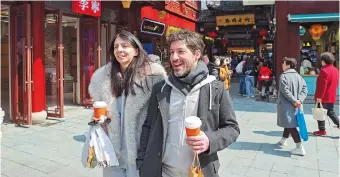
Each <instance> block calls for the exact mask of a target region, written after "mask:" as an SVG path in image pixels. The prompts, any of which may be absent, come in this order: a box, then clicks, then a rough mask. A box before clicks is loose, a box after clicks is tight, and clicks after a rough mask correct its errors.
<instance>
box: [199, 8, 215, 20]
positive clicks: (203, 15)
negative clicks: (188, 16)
mask: <svg viewBox="0 0 340 177" xmlns="http://www.w3.org/2000/svg"><path fill="white" fill-rule="evenodd" d="M215 21H216V16H215V14H214V12H212V11H210V10H208V9H207V10H201V11H200V12H199V17H198V20H197V22H198V23H204V22H213V23H215Z"/></svg>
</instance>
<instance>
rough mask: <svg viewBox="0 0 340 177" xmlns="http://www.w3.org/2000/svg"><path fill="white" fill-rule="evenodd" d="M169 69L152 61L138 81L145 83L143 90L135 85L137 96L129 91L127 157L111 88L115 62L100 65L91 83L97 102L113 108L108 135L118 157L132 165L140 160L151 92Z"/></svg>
mask: <svg viewBox="0 0 340 177" xmlns="http://www.w3.org/2000/svg"><path fill="white" fill-rule="evenodd" d="M165 76H166V72H165V70H164V68H163V66H162V65H160V64H158V63H150V65H148V66H147V67H146V68H144V72H143V74H142V76H141V77H138V78H136V82H137V83H139V81H142V82H143V89H142V88H140V87H138V86H137V85H135V86H134V89H135V93H136V95H132V94H129V95H128V96H127V97H126V100H125V107H124V108H125V109H124V113H123V114H124V122H123V124H124V129H123V131H124V132H123V133H124V135H125V140H126V148H127V149H126V150H127V154H128V155H127V157H121V156H120V153H121V152H120V148H121V132H120V130H121V128H120V127H121V123H120V117H119V113H118V111H117V102H116V97H115V95H114V94H113V93H112V88H111V63H109V64H107V65H105V66H103V67H101V68H99V69H98V70H96V72H95V73H94V74H93V76H92V79H91V83H90V85H89V93H90V95H91V97H92V98H93V100H94V101H105V102H106V103H107V105H108V109H109V111H111V113H112V115H111V123H109V124H108V125H107V128H108V136H109V138H110V140H111V143H112V144H113V147H114V149H115V152H116V155H117V157H118V158H124V159H125V160H126V162H128V163H130V164H135V163H136V157H137V149H138V147H139V142H140V135H141V132H142V125H143V123H144V121H145V118H146V113H147V108H148V105H149V100H150V95H151V91H152V87H153V85H155V84H156V83H158V82H159V81H161V80H163V79H164V77H165Z"/></svg>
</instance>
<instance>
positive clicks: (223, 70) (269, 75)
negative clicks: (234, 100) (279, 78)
mask: <svg viewBox="0 0 340 177" xmlns="http://www.w3.org/2000/svg"><path fill="white" fill-rule="evenodd" d="M202 61H203V62H204V63H206V64H207V66H208V69H209V74H210V75H213V76H215V77H216V79H217V80H220V81H222V82H224V83H225V86H226V89H227V90H229V89H230V82H231V79H232V78H234V77H236V76H240V85H239V86H240V87H239V95H240V96H245V97H247V98H254V97H255V96H256V94H257V93H258V94H259V96H260V99H259V100H265V99H266V98H268V95H270V94H273V91H274V88H275V76H274V70H273V62H272V60H271V58H262V57H256V56H251V55H243V56H242V57H241V56H236V55H235V56H210V58H209V57H208V55H204V56H203V58H202Z"/></svg>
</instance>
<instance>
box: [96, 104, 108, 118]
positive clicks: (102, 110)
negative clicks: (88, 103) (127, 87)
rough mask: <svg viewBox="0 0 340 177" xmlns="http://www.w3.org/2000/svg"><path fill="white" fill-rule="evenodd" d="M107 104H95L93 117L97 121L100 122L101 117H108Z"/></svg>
mask: <svg viewBox="0 0 340 177" xmlns="http://www.w3.org/2000/svg"><path fill="white" fill-rule="evenodd" d="M106 111H107V104H106V102H104V101H96V102H94V103H93V117H94V118H95V120H96V121H99V120H100V116H106Z"/></svg>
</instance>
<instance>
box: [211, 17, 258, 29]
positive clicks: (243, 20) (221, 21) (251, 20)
mask: <svg viewBox="0 0 340 177" xmlns="http://www.w3.org/2000/svg"><path fill="white" fill-rule="evenodd" d="M253 24H255V14H243V15H225V16H216V25H217V26H232V25H253Z"/></svg>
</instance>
